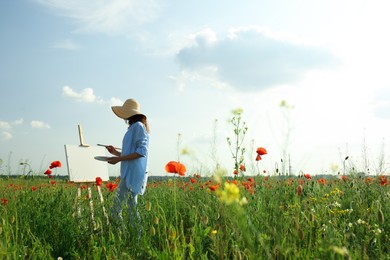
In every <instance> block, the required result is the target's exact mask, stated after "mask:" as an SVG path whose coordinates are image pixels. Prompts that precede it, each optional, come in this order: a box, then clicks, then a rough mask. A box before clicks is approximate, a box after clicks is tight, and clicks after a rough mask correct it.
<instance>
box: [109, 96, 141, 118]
mask: <svg viewBox="0 0 390 260" xmlns="http://www.w3.org/2000/svg"><path fill="white" fill-rule="evenodd" d="M111 109H112V111H113V112H114V113H115V115H117V116H118V117H120V118H123V119H128V118H129V117H132V116H134V115H139V114H142V113H141V106H140V105H139V103H138V102H137V101H136V100H135V99H132V98H130V99H128V100H126V101H125V103H124V104H123V105H122V106H112V107H111Z"/></svg>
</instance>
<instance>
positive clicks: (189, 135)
mask: <svg viewBox="0 0 390 260" xmlns="http://www.w3.org/2000/svg"><path fill="white" fill-rule="evenodd" d="M389 7H390V4H389V3H388V1H385V0H383V1H362V0H359V1H333V0H326V1H325V0H324V1H322V0H321V1H307V0H306V1H305V0H298V1H281V0H277V1H272V2H271V1H246V2H245V4H243V3H240V4H238V3H237V1H212V2H210V1H154V0H148V1H137V0H133V1H131V0H111V1H108V0H107V1H105V0H99V1H86V0H82V1H80V0H77V1H76V0H67V1H65V0H20V1H9V0H6V1H1V2H0V35H1V36H0V37H1V44H0V46H1V48H0V57H1V59H0V69H1V73H0V86H1V95H0V106H1V113H0V158H1V161H2V164H1V165H0V171H1V172H2V173H5V172H7V170H8V169H9V168H8V166H11V169H12V171H13V172H19V173H20V172H23V168H22V167H21V166H19V162H20V161H23V162H25V161H27V162H28V163H29V164H30V165H31V167H32V169H33V170H34V171H37V172H39V171H42V172H43V171H44V170H45V169H46V168H47V166H48V165H49V164H50V162H51V161H54V160H61V161H62V162H64V164H65V152H64V145H65V144H75V145H77V144H78V143H79V139H78V129H77V126H78V125H79V124H80V125H82V127H83V134H84V139H85V142H86V143H88V144H91V145H96V144H97V143H105V144H113V145H115V146H120V144H121V140H122V137H123V134H124V132H125V131H126V125H125V124H124V122H123V121H122V120H120V119H118V118H117V117H116V116H115V115H114V114H113V113H112V111H111V109H110V106H111V105H120V104H122V103H123V102H124V101H125V100H126V99H127V98H135V99H137V100H139V102H140V103H141V107H142V108H141V109H142V111H143V112H144V113H145V114H146V115H147V116H148V119H149V122H150V125H151V143H150V164H149V168H150V171H151V172H152V174H155V175H158V174H165V173H164V166H165V164H166V163H167V162H168V161H170V160H178V159H180V160H181V161H182V162H183V163H185V164H186V165H187V168H188V173H189V174H193V173H196V172H200V173H201V174H202V173H203V174H205V173H210V171H211V169H212V165H213V164H214V163H215V160H217V161H218V162H220V163H221V165H222V166H223V167H224V168H226V170H227V172H231V171H232V167H233V160H232V158H231V155H230V152H229V147H228V144H227V142H226V138H227V137H233V132H232V127H231V125H230V124H229V123H228V119H229V118H230V117H231V115H232V114H231V111H232V110H234V109H236V108H241V109H243V111H244V113H243V120H244V121H245V122H246V126H247V127H248V132H247V134H246V138H245V141H244V145H245V147H246V148H247V151H248V152H247V155H248V156H247V158H246V160H245V163H246V164H247V165H248V168H250V167H249V166H252V167H253V164H254V158H253V156H252V157H251V156H250V155H251V154H252V153H253V151H252V150H253V149H251V148H252V147H255V148H256V147H258V146H263V147H265V148H267V150H268V152H269V154H268V155H267V156H264V158H263V160H262V161H261V162H260V164H259V168H261V169H265V170H267V171H269V172H272V171H274V169H275V165H276V164H277V163H278V164H279V165H280V159H281V158H282V157H283V151H284V150H285V151H287V153H286V154H289V156H290V160H291V164H292V167H293V171H294V172H295V173H298V172H300V171H303V172H305V173H312V174H320V173H324V172H328V173H329V172H335V171H337V169H341V168H342V167H343V165H342V164H343V159H344V158H345V156H347V155H348V156H350V159H349V161H348V165H349V166H350V167H352V166H353V167H355V168H356V169H359V170H361V171H363V170H364V169H366V168H369V169H370V172H371V173H375V172H376V171H379V170H378V169H379V168H385V169H387V168H388V163H387V161H388V159H389V156H388V152H387V150H386V147H388V146H389V143H388V142H389V140H388V133H389V132H390V112H389V111H390V78H389V76H388V75H389V74H388V68H389V67H390V64H389V63H390V51H389V47H388V46H390V37H388V33H387V31H388V28H387V26H388V24H390V17H389V16H388V15H387V10H388V8H389ZM282 100H285V101H286V102H287V103H286V104H287V106H285V107H280V103H281V101H282ZM179 136H180V137H179ZM214 144H215V145H214ZM183 149H184V150H185V151H186V154H182V153H181V151H182V150H183ZM213 150H214V151H216V154H215V156H214V157H213V156H212V155H211V153H212V151H213ZM213 158H214V159H213ZM285 159H286V158H285ZM380 162H384V166H383V167H382V166H380ZM279 167H280V166H279ZM252 169H253V168H252ZM118 171H119V168H118V167H117V166H110V174H112V175H118ZM59 174H67V170H66V167H63V168H62V169H60V170H59Z"/></svg>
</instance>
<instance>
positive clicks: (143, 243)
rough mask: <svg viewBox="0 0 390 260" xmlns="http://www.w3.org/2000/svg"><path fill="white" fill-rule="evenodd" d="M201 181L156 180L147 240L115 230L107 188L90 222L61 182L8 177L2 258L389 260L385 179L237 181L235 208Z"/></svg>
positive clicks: (2, 191) (148, 205)
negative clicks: (108, 216)
mask: <svg viewBox="0 0 390 260" xmlns="http://www.w3.org/2000/svg"><path fill="white" fill-rule="evenodd" d="M51 180H53V179H51ZM195 180H196V182H195V183H191V181H190V179H189V178H169V179H168V178H166V179H162V180H158V181H150V182H149V187H148V189H147V192H146V193H145V195H144V196H142V197H140V198H139V213H140V215H141V218H142V227H143V228H142V230H143V232H142V235H141V236H140V237H139V236H138V233H137V231H136V230H135V229H134V228H132V225H131V223H129V222H128V221H127V217H126V216H124V219H125V221H124V223H123V225H117V224H114V223H112V222H111V224H107V222H106V221H107V219H106V218H105V216H104V214H103V208H102V206H103V205H104V208H105V209H106V210H107V211H109V210H110V208H111V206H112V201H113V198H114V196H115V192H109V191H108V190H107V189H106V188H105V187H104V186H102V191H103V197H104V200H105V201H104V204H101V203H100V201H99V198H98V196H97V195H98V194H97V192H96V190H95V187H92V189H93V193H92V195H93V196H92V201H93V203H94V204H93V206H94V212H93V213H94V219H92V215H91V209H90V205H89V201H90V200H89V199H88V198H87V197H86V194H87V190H86V189H83V193H82V196H81V198H80V199H76V198H77V187H76V185H74V184H70V183H67V182H65V181H63V180H54V181H55V183H54V182H52V183H51V182H50V180H49V179H47V178H34V179H30V180H26V179H22V178H20V179H8V178H3V179H0V198H1V199H2V200H1V202H0V258H2V259H3V258H5V259H7V258H8V259H19V258H25V259H57V258H58V257H62V258H63V259H269V258H271V259H348V258H350V259H390V257H389V255H390V224H389V223H390V221H389V216H390V189H389V185H388V184H384V183H383V182H382V185H381V181H380V179H379V178H378V177H374V178H373V179H372V180H367V179H361V178H352V177H350V178H349V179H348V180H341V179H337V178H333V179H328V180H327V183H326V184H325V185H324V184H323V183H321V182H318V179H316V178H312V179H311V180H307V179H305V178H298V177H294V178H290V179H288V178H285V179H280V178H277V177H270V178H268V179H266V178H264V177H254V182H249V183H248V182H247V180H246V179H237V187H239V199H237V200H236V201H237V202H233V203H230V204H227V203H225V202H226V200H224V199H223V197H222V196H221V191H223V190H224V185H223V184H224V182H225V181H226V179H223V180H221V181H220V182H219V183H216V182H215V181H214V180H213V179H210V180H209V179H205V178H200V179H195ZM231 181H232V180H229V182H231ZM242 182H244V183H242ZM212 185H219V188H217V189H216V191H212V190H211V189H210V188H209V187H210V186H212ZM299 185H302V187H303V191H302V193H301V194H300V195H299V194H298V192H297V187H298V186H299ZM225 191H227V190H226V189H225ZM228 196H230V195H229V194H228ZM244 197H245V199H246V201H247V203H238V201H241V202H243V201H244V202H245V200H243V198H244ZM5 200H6V201H7V202H5ZM78 209H80V210H81V214H80V215H79V214H78Z"/></svg>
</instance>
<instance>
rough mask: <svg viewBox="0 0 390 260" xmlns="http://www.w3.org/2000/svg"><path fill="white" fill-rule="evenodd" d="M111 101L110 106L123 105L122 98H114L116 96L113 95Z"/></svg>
mask: <svg viewBox="0 0 390 260" xmlns="http://www.w3.org/2000/svg"><path fill="white" fill-rule="evenodd" d="M109 103H110V106H121V105H123V101H122V100H120V99H118V98H114V97H112V98H111V99H110V101H109Z"/></svg>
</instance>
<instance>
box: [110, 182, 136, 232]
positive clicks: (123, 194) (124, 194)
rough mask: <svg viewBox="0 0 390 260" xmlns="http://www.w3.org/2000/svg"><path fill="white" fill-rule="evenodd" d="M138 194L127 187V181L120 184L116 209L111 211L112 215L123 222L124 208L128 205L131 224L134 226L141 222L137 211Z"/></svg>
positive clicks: (115, 204) (115, 201)
mask: <svg viewBox="0 0 390 260" xmlns="http://www.w3.org/2000/svg"><path fill="white" fill-rule="evenodd" d="M137 204H138V194H135V193H133V192H132V191H131V190H130V189H128V188H127V187H126V183H125V180H121V181H120V182H119V186H118V191H117V194H116V197H115V199H114V207H113V209H112V211H111V215H112V216H113V217H114V218H116V217H117V218H119V220H120V221H123V216H122V211H123V206H124V205H127V211H128V215H129V218H130V223H132V225H133V226H134V225H135V224H136V222H139V220H140V216H139V214H138V209H137Z"/></svg>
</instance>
